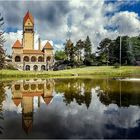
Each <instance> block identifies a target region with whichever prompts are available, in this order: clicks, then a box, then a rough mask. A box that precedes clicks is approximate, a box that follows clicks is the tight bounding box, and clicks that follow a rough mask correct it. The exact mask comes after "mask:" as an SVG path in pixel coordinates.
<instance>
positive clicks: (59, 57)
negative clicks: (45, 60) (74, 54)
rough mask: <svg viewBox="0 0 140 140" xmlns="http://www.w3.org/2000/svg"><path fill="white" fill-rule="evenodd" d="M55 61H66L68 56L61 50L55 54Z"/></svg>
mask: <svg viewBox="0 0 140 140" xmlns="http://www.w3.org/2000/svg"><path fill="white" fill-rule="evenodd" d="M55 59H56V60H65V59H66V54H65V52H64V51H62V50H60V51H56V52H55Z"/></svg>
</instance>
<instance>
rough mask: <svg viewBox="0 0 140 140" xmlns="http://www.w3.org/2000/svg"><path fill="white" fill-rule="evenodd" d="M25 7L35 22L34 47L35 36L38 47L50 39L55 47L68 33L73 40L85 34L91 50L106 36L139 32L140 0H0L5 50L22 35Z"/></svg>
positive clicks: (61, 44)
mask: <svg viewBox="0 0 140 140" xmlns="http://www.w3.org/2000/svg"><path fill="white" fill-rule="evenodd" d="M28 10H29V11H30V12H31V13H32V15H33V17H34V22H35V49H37V46H38V42H37V40H38V37H40V38H41V40H42V47H43V45H45V43H46V42H47V41H50V42H51V44H53V46H54V49H55V50H61V49H63V48H64V45H63V44H64V42H65V41H66V39H68V38H69V37H70V38H71V40H72V42H74V44H75V43H76V41H78V40H79V39H82V40H85V39H86V37H87V35H88V36H89V37H90V40H91V43H92V50H93V51H95V50H96V48H97V46H98V44H99V42H100V41H101V40H102V39H104V38H106V37H108V38H110V39H115V38H116V37H117V36H118V35H128V36H137V35H139V32H140V0H110V1H109V0H63V1H61V0H59V1H58V0H57V1H54V0H48V1H47V0H46V1H44V0H41V1H29V0H28V1H27V0H26V1H25V0H20V1H19V0H18V1H13V0H12V1H10V0H8V1H1V0H0V13H1V14H2V16H3V17H4V22H5V24H4V27H3V29H4V30H5V39H6V43H5V49H6V50H7V53H8V54H11V53H12V45H13V44H14V42H15V41H16V39H19V40H21V39H22V28H23V25H22V23H23V17H24V16H25V14H26V12H27V11H28Z"/></svg>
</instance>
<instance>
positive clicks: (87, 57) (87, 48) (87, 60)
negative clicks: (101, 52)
mask: <svg viewBox="0 0 140 140" xmlns="http://www.w3.org/2000/svg"><path fill="white" fill-rule="evenodd" d="M91 46H92V45H91V41H90V38H89V36H87V38H86V40H85V45H84V64H85V65H87V66H90V65H91V63H92V61H93V59H92V57H93V56H92V54H91V53H92V49H91Z"/></svg>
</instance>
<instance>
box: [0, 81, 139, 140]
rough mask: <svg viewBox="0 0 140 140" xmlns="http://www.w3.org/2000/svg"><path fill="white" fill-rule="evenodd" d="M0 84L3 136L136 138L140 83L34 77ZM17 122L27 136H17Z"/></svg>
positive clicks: (137, 136) (23, 135)
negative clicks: (34, 78) (12, 127)
mask: <svg viewBox="0 0 140 140" xmlns="http://www.w3.org/2000/svg"><path fill="white" fill-rule="evenodd" d="M0 87H1V88H0V92H1V94H0V106H2V108H1V112H3V110H5V112H4V114H5V115H4V116H5V118H7V119H6V120H7V121H4V126H5V127H4V129H3V127H1V126H0V131H1V129H2V131H1V132H3V134H2V135H1V137H2V138H17V137H19V138H140V135H139V134H138V133H137V131H138V130H139V129H140V123H139V122H140V117H139V116H140V109H139V106H140V100H139V99H140V86H139V82H134V81H133V82H129V81H115V80H111V79H110V80H108V79H61V80H60V79H48V80H41V79H36V80H19V81H13V82H12V84H11V83H6V82H5V83H2V82H1V83H0ZM5 95H6V96H5ZM5 97H6V98H5ZM15 107H16V108H15ZM46 107H47V108H46ZM20 110H21V111H20ZM15 112H16V113H15ZM20 113H21V115H22V116H21V117H22V121H21V120H20V119H19V117H17V118H16V117H15V116H18V114H20ZM2 114H3V113H2ZM0 115H1V114H0ZM8 116H10V118H9V117H8ZM14 123H15V128H14V129H12V130H11V129H10V126H12V125H13V124H14ZM19 123H22V128H23V130H24V131H25V132H26V134H28V135H25V134H24V133H23V132H21V131H20V132H19V133H20V135H17V134H16V131H19V129H20V128H19V126H21V125H20V124H19ZM11 131H12V132H11ZM10 132H11V133H10ZM83 132H84V133H83ZM128 132H130V133H128Z"/></svg>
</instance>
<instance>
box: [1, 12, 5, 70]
mask: <svg viewBox="0 0 140 140" xmlns="http://www.w3.org/2000/svg"><path fill="white" fill-rule="evenodd" d="M3 24H4V19H3V17H2V16H1V14H0V69H2V68H4V66H5V50H4V48H3V45H4V42H5V40H4V36H3V34H4V32H3V31H2V29H1V28H2V26H3Z"/></svg>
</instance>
